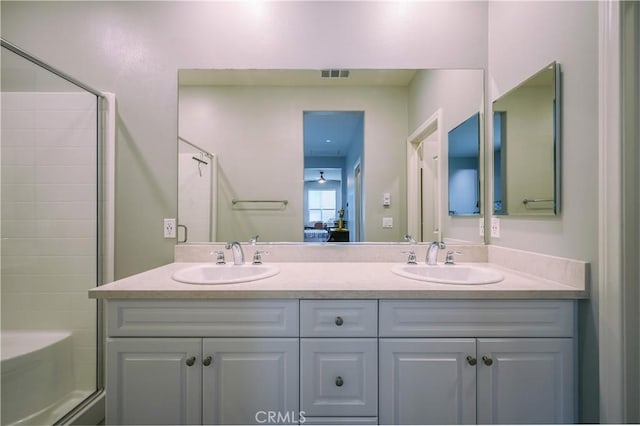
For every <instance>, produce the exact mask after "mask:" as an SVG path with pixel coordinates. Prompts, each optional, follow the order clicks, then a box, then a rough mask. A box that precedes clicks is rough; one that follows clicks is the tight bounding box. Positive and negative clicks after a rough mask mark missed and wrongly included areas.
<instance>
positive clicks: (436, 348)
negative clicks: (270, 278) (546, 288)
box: [106, 299, 576, 425]
mask: <svg viewBox="0 0 640 426" xmlns="http://www.w3.org/2000/svg"><path fill="white" fill-rule="evenodd" d="M575 309H576V308H575V302H574V301H572V300H435V299H433V300H431V299H428V300H427V299H421V300H408V299H407V300H392V299H385V300H377V299H371V300H347V299H322V300H311V299H303V300H298V299H287V300H272V299H263V300H240V299H233V300H232V299H215V300H193V299H192V300H157V299H156V300H117V299H111V300H108V301H107V304H106V314H107V316H106V318H107V335H108V338H107V347H106V358H107V361H106V366H107V371H106V391H107V396H106V404H107V418H106V422H107V424H238V423H241V424H256V423H259V424H276V423H278V424H282V423H294V424H295V423H301V424H302V423H306V424H351V425H359V424H377V423H378V422H379V423H380V424H476V423H477V424H516V423H529V424H532V423H535V424H542V423H554V424H555V423H573V422H574V419H575V405H576V404H575V395H576V389H575V379H574V377H575V372H574V368H575V338H574V336H575V324H576V320H575Z"/></svg>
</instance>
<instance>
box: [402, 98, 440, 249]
mask: <svg viewBox="0 0 640 426" xmlns="http://www.w3.org/2000/svg"><path fill="white" fill-rule="evenodd" d="M442 124H443V123H442V108H439V109H438V110H437V111H436V112H435V113H434V114H433V115H431V117H429V118H428V119H427V120H425V121H424V122H423V123H422V124H421V125H420V126H419V127H418V128H417V129H416V130H415V131H414V132H413V133H412V134H411V135H410V136H409V137H408V138H407V232H408V233H409V235H413V236H415V237H414V238H416V239H417V240H422V239H423V237H422V236H423V231H422V224H421V223H420V222H421V215H420V214H418V212H419V211H420V208H421V206H420V204H421V200H422V196H421V195H422V194H420V187H421V186H420V182H418V171H419V170H420V167H421V165H422V164H421V162H422V163H424V159H423V160H422V161H421V159H420V155H419V150H420V148H421V145H422V144H423V143H425V142H429V143H431V144H436V146H437V151H438V155H437V159H435V160H436V161H437V162H438V166H437V167H436V179H437V181H438V185H437V191H436V194H435V208H434V209H435V222H436V229H434V237H435V239H436V240H437V241H442V185H441V182H442V167H441V165H440V164H439V162H441V161H442V132H441V131H440V129H441V128H442Z"/></svg>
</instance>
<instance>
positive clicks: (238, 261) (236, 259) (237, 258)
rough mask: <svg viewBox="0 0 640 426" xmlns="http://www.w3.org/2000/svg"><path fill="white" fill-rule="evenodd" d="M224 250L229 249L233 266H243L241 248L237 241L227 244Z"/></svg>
mask: <svg viewBox="0 0 640 426" xmlns="http://www.w3.org/2000/svg"><path fill="white" fill-rule="evenodd" d="M224 248H226V249H227V250H229V249H231V253H233V264H234V265H243V264H244V252H243V251H242V246H241V245H240V243H239V242H237V241H232V242H230V243H227V244H226V245H225V246H224Z"/></svg>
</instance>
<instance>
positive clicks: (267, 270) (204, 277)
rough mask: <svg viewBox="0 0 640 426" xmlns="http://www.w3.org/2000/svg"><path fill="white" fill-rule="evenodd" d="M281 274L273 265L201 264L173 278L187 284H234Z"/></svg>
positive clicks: (189, 267) (177, 273)
mask: <svg viewBox="0 0 640 426" xmlns="http://www.w3.org/2000/svg"><path fill="white" fill-rule="evenodd" d="M279 272H280V270H279V269H278V268H277V267H276V266H273V265H251V264H245V265H214V264H211V263H199V264H197V265H194V266H188V267H186V268H183V269H180V270H178V271H176V272H174V273H173V275H172V276H171V278H173V279H174V280H176V281H180V282H183V283H186V284H233V283H244V282H248V281H256V280H262V279H265V278H269V277H272V276H274V275H276V274H277V273H279Z"/></svg>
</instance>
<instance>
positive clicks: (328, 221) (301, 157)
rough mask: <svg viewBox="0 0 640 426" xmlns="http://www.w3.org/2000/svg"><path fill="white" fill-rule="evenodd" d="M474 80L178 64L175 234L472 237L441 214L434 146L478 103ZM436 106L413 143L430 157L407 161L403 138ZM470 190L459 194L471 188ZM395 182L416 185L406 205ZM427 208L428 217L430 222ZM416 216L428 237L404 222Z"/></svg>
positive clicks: (441, 183)
mask: <svg viewBox="0 0 640 426" xmlns="http://www.w3.org/2000/svg"><path fill="white" fill-rule="evenodd" d="M483 78H484V77H483V71H482V70H444V69H437V70H436V69H434V70H417V69H386V70H382V69H378V70H373V69H369V70H357V69H356V70H345V69H339V70H221V69H218V70H198V69H182V70H179V72H178V88H179V94H178V95H179V96H178V113H179V117H178V154H179V167H178V175H179V177H178V178H179V182H178V197H179V199H178V223H179V228H178V241H179V242H180V243H184V242H187V243H196V242H216V241H218V242H222V241H234V240H238V241H247V240H248V239H249V238H250V237H251V236H254V235H260V241H261V242H304V241H307V242H311V243H313V242H325V241H336V242H401V241H403V236H404V235H405V234H406V233H407V231H409V232H414V233H416V234H419V235H414V238H415V239H416V240H418V241H430V240H433V239H436V238H442V239H444V240H445V241H446V240H448V241H450V242H451V241H455V242H465V243H481V242H482V240H481V238H480V237H479V236H478V231H477V219H475V220H474V221H473V224H472V223H471V222H469V219H468V218H467V219H465V218H464V217H459V218H456V217H451V216H449V215H448V214H447V211H448V203H447V194H448V185H449V181H448V179H447V177H448V171H447V168H448V162H447V155H448V154H447V151H448V149H449V144H448V135H449V131H450V130H452V129H454V128H455V127H457V126H458V125H460V123H461V122H463V121H464V120H466V119H468V118H469V117H471V116H474V115H477V113H478V111H479V110H481V108H482V107H483V103H484V92H483V87H484V85H483ZM436 112H437V114H438V117H439V120H438V121H437V124H436V125H432V126H431V128H432V130H433V131H432V132H431V133H429V136H428V139H429V140H428V141H426V142H425V146H426V145H427V144H429V153H430V154H429V155H428V157H429V158H436V159H438V162H439V166H438V167H437V168H436V169H435V172H434V173H431V174H430V173H425V172H423V171H422V167H423V165H424V166H425V168H427V167H428V165H427V163H428V162H429V161H430V160H429V159H427V158H426V157H427V156H424V157H425V158H424V161H423V160H422V156H420V161H418V162H415V161H413V160H411V161H412V163H411V167H409V168H408V161H410V160H408V159H410V158H413V157H412V155H414V154H416V152H418V151H419V152H420V154H421V155H422V153H423V151H422V145H417V144H416V143H415V140H411V141H410V140H409V139H410V136H411V135H415V133H416V130H417V129H419V128H420V126H423V125H424V123H425V121H426V120H428V118H429V117H432V116H434V114H436ZM480 133H482V131H480ZM414 151H415V152H414ZM424 152H426V149H425V151H424ZM414 156H415V155H414ZM408 169H410V170H411V172H410V173H408ZM408 174H409V176H408ZM417 181H419V182H417ZM416 182H417V183H416ZM476 186H477V185H476V184H474V189H473V190H469V191H466V192H469V193H473V194H474V197H478V196H479V194H478V193H477V191H476ZM408 187H410V188H413V187H419V188H421V189H420V190H419V191H420V197H419V198H420V202H419V203H415V202H413V203H412V202H411V201H410V200H409V201H408V198H411V197H408V195H407V194H408ZM412 194H413V192H412ZM414 195H415V194H414ZM414 198H415V197H414ZM472 203H474V204H475V203H480V200H477V199H474V200H473V201H472ZM432 217H440V218H441V219H440V221H439V222H438V223H437V224H435V220H434V221H433V222H434V225H433V226H432V224H431V222H430V221H432V219H431V218H432ZM427 222H429V223H427ZM423 224H424V228H425V229H431V228H434V229H436V228H437V233H435V232H431V231H424V232H422V231H417V230H415V229H417V228H421V227H422V225H423ZM412 229H414V231H412Z"/></svg>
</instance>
